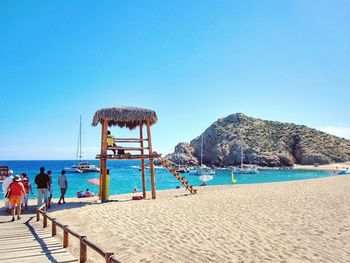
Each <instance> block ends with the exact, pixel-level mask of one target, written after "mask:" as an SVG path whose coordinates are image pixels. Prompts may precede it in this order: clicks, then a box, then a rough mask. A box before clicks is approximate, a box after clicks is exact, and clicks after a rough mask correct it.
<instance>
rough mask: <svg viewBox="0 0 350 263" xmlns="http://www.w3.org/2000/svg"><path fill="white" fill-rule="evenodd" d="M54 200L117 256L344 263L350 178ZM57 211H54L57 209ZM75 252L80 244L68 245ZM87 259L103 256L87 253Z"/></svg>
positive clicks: (349, 237)
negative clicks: (136, 197) (106, 199)
mask: <svg viewBox="0 0 350 263" xmlns="http://www.w3.org/2000/svg"><path fill="white" fill-rule="evenodd" d="M157 194H158V196H157V200H143V201H131V200H130V197H131V195H123V196H115V197H113V199H114V200H116V199H118V200H119V201H118V202H110V203H106V204H100V203H96V202H93V201H94V200H96V199H94V198H90V199H88V200H84V203H81V202H80V201H82V200H79V201H78V200H77V199H72V200H70V203H67V204H65V205H61V206H57V205H54V206H53V209H52V210H51V212H50V214H51V215H53V216H54V217H57V218H58V219H59V220H60V221H62V222H63V223H65V224H68V225H70V226H71V228H72V229H74V230H76V231H78V232H79V233H80V234H85V235H87V236H88V238H89V239H91V240H93V241H94V242H96V243H97V244H99V245H100V246H101V247H103V248H105V249H107V250H110V251H113V252H114V253H115V254H116V256H117V258H118V259H119V260H121V261H122V262H248V261H249V262H261V261H273V262H348V260H349V258H350V206H349V204H350V176H333V177H327V178H320V179H313V180H302V181H290V182H281V183H265V184H255V185H233V186H213V187H202V188H199V193H198V194H197V195H194V196H191V195H185V194H186V192H185V191H184V190H183V189H179V190H167V191H158V192H157ZM55 210H56V211H55ZM72 252H73V253H74V254H76V255H78V253H79V250H78V246H73V247H72ZM88 253H89V258H90V262H103V260H102V259H101V258H100V257H99V256H98V255H96V254H94V253H93V252H92V251H88Z"/></svg>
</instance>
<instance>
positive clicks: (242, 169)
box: [233, 147, 258, 174]
mask: <svg viewBox="0 0 350 263" xmlns="http://www.w3.org/2000/svg"><path fill="white" fill-rule="evenodd" d="M243 159H244V153H243V148H242V147H241V165H240V166H239V167H235V168H234V169H233V171H234V173H235V174H257V173H258V169H257V168H256V166H255V165H244V164H243Z"/></svg>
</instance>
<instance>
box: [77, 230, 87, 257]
mask: <svg viewBox="0 0 350 263" xmlns="http://www.w3.org/2000/svg"><path fill="white" fill-rule="evenodd" d="M84 238H86V237H85V236H81V237H80V257H79V261H80V263H85V262H86V261H87V249H86V244H85V243H84V242H83V241H84Z"/></svg>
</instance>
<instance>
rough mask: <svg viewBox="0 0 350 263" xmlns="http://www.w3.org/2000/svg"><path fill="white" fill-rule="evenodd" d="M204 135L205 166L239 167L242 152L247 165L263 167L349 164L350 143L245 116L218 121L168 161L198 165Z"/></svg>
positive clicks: (177, 148) (231, 116)
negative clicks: (346, 162)
mask: <svg viewBox="0 0 350 263" xmlns="http://www.w3.org/2000/svg"><path fill="white" fill-rule="evenodd" d="M201 136H203V163H204V164H206V165H217V166H227V165H237V164H239V163H240V162H241V149H242V151H243V158H244V163H245V164H249V163H250V164H257V165H261V166H291V165H293V164H314V163H319V164H328V163H332V162H345V161H350V140H346V139H343V138H339V137H336V136H333V135H330V134H327V133H325V132H321V131H318V130H316V129H312V128H308V127H306V126H304V125H295V124H291V123H282V122H277V121H266V120H260V119H255V118H252V117H248V116H246V115H244V114H242V113H236V114H232V115H229V116H227V117H225V118H221V119H219V120H217V121H216V122H214V123H213V124H212V125H211V126H210V127H209V128H208V129H206V130H205V131H204V133H202V135H200V136H198V137H197V138H195V139H194V140H192V141H191V142H190V144H188V143H184V142H183V143H179V144H178V145H177V146H176V147H175V151H174V153H172V154H169V155H167V156H166V158H168V159H170V160H171V161H173V162H176V163H183V164H190V165H196V164H198V163H199V160H200V152H201Z"/></svg>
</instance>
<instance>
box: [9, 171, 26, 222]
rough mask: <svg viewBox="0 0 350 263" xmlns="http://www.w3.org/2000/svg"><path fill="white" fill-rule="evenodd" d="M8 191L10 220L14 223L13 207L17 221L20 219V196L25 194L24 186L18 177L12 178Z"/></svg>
mask: <svg viewBox="0 0 350 263" xmlns="http://www.w3.org/2000/svg"><path fill="white" fill-rule="evenodd" d="M8 191H9V192H10V196H9V199H10V204H11V207H12V208H11V212H12V220H11V221H15V207H16V211H17V219H18V220H19V219H21V203H22V196H23V194H24V192H25V190H24V186H23V184H22V179H21V177H20V176H19V175H16V176H15V177H14V178H13V182H12V183H11V184H10V186H9V188H8Z"/></svg>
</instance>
